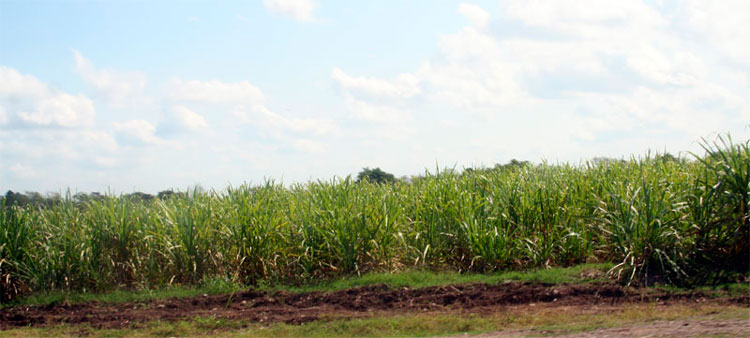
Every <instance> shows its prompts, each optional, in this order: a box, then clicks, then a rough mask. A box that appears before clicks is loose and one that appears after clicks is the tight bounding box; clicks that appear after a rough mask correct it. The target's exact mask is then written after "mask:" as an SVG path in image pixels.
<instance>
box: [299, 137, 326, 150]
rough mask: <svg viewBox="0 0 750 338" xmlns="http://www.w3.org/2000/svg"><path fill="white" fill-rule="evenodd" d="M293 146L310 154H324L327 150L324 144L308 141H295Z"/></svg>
mask: <svg viewBox="0 0 750 338" xmlns="http://www.w3.org/2000/svg"><path fill="white" fill-rule="evenodd" d="M293 146H294V148H295V149H297V150H300V151H304V152H308V153H322V152H324V151H325V150H326V148H325V145H323V144H322V143H320V142H316V141H313V140H308V139H297V140H294V142H293Z"/></svg>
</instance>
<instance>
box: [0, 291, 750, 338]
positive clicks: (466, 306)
mask: <svg viewBox="0 0 750 338" xmlns="http://www.w3.org/2000/svg"><path fill="white" fill-rule="evenodd" d="M706 299H709V300H710V301H719V302H731V303H738V304H743V305H745V306H748V305H750V295H744V296H740V297H735V298H724V299H719V300H716V299H710V297H708V296H707V295H705V294H703V293H700V292H690V293H670V292H665V291H659V290H654V289H633V288H630V289H626V288H623V287H621V286H619V285H613V284H593V285H551V284H538V283H519V282H509V283H503V284H498V285H487V284H471V285H449V286H439V287H429V288H421V289H409V288H390V287H387V286H385V285H372V286H366V287H359V288H353V289H349V290H343V291H336V292H309V293H290V292H283V291H280V292H261V291H253V290H249V291H243V292H238V293H235V294H233V295H220V296H199V297H193V298H179V299H167V300H158V301H153V302H149V303H118V304H110V303H98V302H87V303H80V304H72V305H70V304H51V305H46V306H18V307H13V308H7V309H2V310H0V329H7V328H11V327H18V326H43V325H49V324H58V323H72V324H77V323H88V324H90V325H91V326H92V327H95V328H118V327H130V326H133V325H136V326H137V325H138V324H139V323H143V322H147V321H152V320H163V321H173V320H180V319H187V318H191V317H195V316H208V317H214V318H226V319H241V320H245V321H252V322H263V323H267V322H285V323H292V324H298V323H305V322H309V321H313V320H316V319H321V318H355V317H365V316H369V315H372V314H373V313H378V312H386V311H387V312H389V313H406V312H421V311H469V312H477V313H489V312H496V311H499V310H502V309H503V308H507V307H509V306H517V305H530V304H537V303H538V304H544V305H545V306H563V305H565V306H591V305H618V304H625V303H638V302H659V303H661V304H663V303H670V302H694V301H696V300H706Z"/></svg>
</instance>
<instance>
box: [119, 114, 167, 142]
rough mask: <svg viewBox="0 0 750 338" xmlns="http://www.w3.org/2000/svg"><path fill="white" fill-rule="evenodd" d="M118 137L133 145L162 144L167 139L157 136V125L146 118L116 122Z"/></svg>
mask: <svg viewBox="0 0 750 338" xmlns="http://www.w3.org/2000/svg"><path fill="white" fill-rule="evenodd" d="M114 128H115V131H116V135H117V138H118V139H119V140H120V141H121V142H123V143H125V144H131V145H144V144H151V145H162V144H165V143H166V141H165V140H163V139H161V138H159V137H157V136H156V127H155V126H154V125H153V124H151V123H150V122H148V121H146V120H130V121H127V122H120V123H114Z"/></svg>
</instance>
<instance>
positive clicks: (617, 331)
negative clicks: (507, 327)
mask: <svg viewBox="0 0 750 338" xmlns="http://www.w3.org/2000/svg"><path fill="white" fill-rule="evenodd" d="M551 335H554V333H553V332H538V331H530V330H511V331H502V332H490V333H485V334H479V335H472V336H471V337H472V338H516V337H549V336H551ZM554 336H555V337H558V338H645V337H650V338H651V337H653V338H656V337H681V338H688V337H703V338H707V337H750V319H748V320H671V321H661V322H655V323H640V324H633V325H626V326H621V327H615V328H606V329H597V330H591V331H587V332H577V333H573V334H563V335H554ZM463 337H467V335H457V336H451V337H444V338H463Z"/></svg>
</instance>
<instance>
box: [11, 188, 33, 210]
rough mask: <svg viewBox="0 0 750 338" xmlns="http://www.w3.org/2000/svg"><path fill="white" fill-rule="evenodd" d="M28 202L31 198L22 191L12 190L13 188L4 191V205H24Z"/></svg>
mask: <svg viewBox="0 0 750 338" xmlns="http://www.w3.org/2000/svg"><path fill="white" fill-rule="evenodd" d="M30 202H31V199H30V198H29V197H28V196H26V195H24V194H23V193H20V192H13V190H8V192H6V193H5V205H17V206H25V205H28V204H29V203H30Z"/></svg>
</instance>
